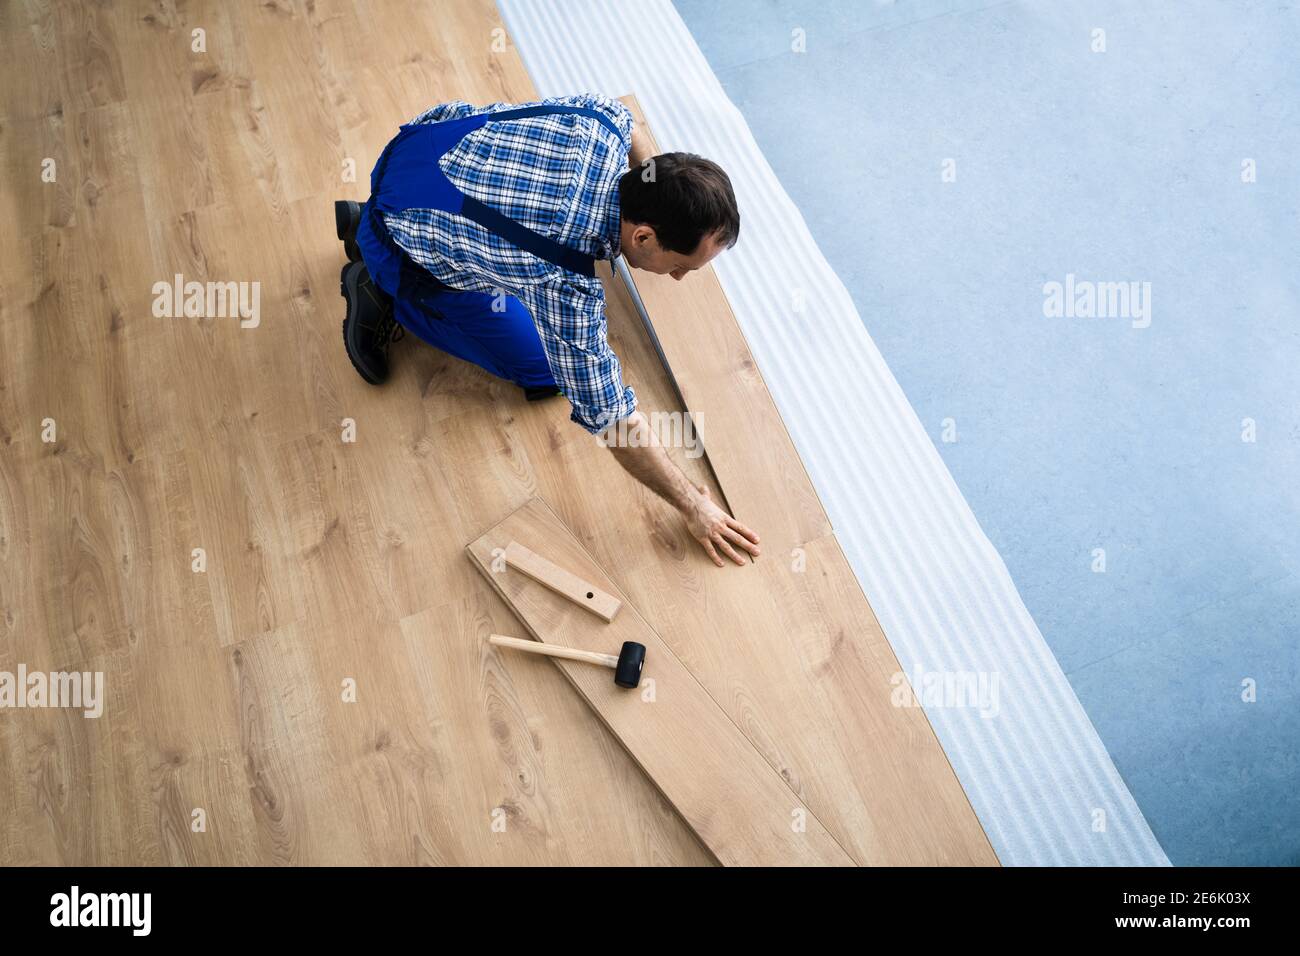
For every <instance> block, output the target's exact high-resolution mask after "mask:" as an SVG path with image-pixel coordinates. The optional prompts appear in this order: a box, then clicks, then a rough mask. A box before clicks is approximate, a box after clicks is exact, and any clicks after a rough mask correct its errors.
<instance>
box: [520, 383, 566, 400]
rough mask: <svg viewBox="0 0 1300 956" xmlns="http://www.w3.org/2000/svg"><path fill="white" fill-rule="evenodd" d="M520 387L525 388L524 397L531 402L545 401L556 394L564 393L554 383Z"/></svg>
mask: <svg viewBox="0 0 1300 956" xmlns="http://www.w3.org/2000/svg"><path fill="white" fill-rule="evenodd" d="M520 388H522V389H523V390H524V399H525V400H527V401H530V402H543V401H545V400H546V399H548V398H554V397H555V396H556V395H563V394H564V393H563V392H561V391H560V390H559V389H558V388H556V387H555V386H554V385H541V386H530V385H521V386H520Z"/></svg>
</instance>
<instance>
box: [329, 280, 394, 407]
mask: <svg viewBox="0 0 1300 956" xmlns="http://www.w3.org/2000/svg"><path fill="white" fill-rule="evenodd" d="M339 291H340V292H341V293H342V294H343V298H345V299H346V300H347V303H348V313H347V316H346V317H345V318H344V319H343V344H344V345H345V346H346V347H347V350H348V358H349V359H351V360H352V367H353V368H355V369H356V370H357V372H358V373H359V374H360V375H361V377H362V378H364V379H365V380H366V381H367V382H369V383H370V384H371V385H382V384H383V383H384V381H385V380H386V379H387V378H388V344H389V343H390V342H396V341H397V340H398V339H400V338H401V337H402V336H403V335H404V334H405V333H406V330H405V329H403V328H402V327H401V325H399V324H398V322H397V320H396V319H394V318H393V300H392V299H390V298H389V297H388V296H387V294H385V293H384V291H383V290H382V289H380V288H379V286H377V285H375V282H374V280H373V279H371V278H370V273H369V272H368V271H366V264H365V263H364V262H349V263H348V264H347V265H345V266H344V267H343V272H342V274H341V275H340V276H339Z"/></svg>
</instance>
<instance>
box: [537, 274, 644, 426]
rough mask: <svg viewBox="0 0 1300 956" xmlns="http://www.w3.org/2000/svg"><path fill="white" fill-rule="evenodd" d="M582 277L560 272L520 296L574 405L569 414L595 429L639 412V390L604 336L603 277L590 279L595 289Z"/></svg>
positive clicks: (556, 374)
mask: <svg viewBox="0 0 1300 956" xmlns="http://www.w3.org/2000/svg"><path fill="white" fill-rule="evenodd" d="M582 281H583V280H578V281H574V280H571V279H569V278H568V277H565V276H556V277H553V278H550V279H548V280H546V281H545V282H541V283H538V284H536V285H533V286H530V287H528V288H527V289H526V290H524V292H523V295H521V297H520V298H521V301H523V302H524V304H525V305H527V306H528V309H529V311H530V312H531V313H532V315H533V321H534V323H535V324H536V325H537V334H538V336H539V337H540V338H541V340H542V347H543V348H544V349H545V350H546V358H547V361H548V362H549V363H550V366H551V374H552V375H553V376H554V377H555V381H556V384H557V385H559V387H560V389H561V391H563V392H564V397H565V398H567V399H568V400H569V404H570V405H572V406H573V413H572V415H570V418H571V419H572V420H573V421H575V422H577V423H578V424H579V425H581V426H582V427H583V428H585V429H586V430H587V431H589V432H591V433H592V434H596V433H598V432H601V431H604V430H605V429H606V428H608V427H609V426H610V425H612V424H614V423H615V422H619V421H622V420H623V419H625V418H627V417H628V416H629V415H631V414H632V413H633V412H634V411H636V393H635V392H634V391H633V390H632V388H631V387H630V386H627V385H624V384H623V369H622V366H620V365H619V361H618V356H617V355H615V354H614V350H613V349H611V348H610V347H609V342H608V341H607V340H606V322H605V297H604V294H603V292H601V291H600V284H599V281H598V280H595V279H592V280H590V282H592V283H595V288H591V287H587V288H584V286H583V285H582V284H580V282H582Z"/></svg>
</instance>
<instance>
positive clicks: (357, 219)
mask: <svg viewBox="0 0 1300 956" xmlns="http://www.w3.org/2000/svg"><path fill="white" fill-rule="evenodd" d="M360 224H361V207H360V206H358V205H356V204H354V203H352V202H350V201H349V200H346V199H336V200H335V201H334V234H335V235H336V236H338V237H339V240H340V241H341V242H342V243H343V252H344V253H345V254H346V255H347V257H348V262H357V261H359V260H360V259H361V248H360V247H359V246H358V245H357V226H358V225H360Z"/></svg>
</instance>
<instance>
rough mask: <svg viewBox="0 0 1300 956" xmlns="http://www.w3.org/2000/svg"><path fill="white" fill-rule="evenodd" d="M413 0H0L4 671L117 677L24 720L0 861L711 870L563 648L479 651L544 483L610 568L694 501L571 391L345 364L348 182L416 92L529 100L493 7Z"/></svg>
mask: <svg viewBox="0 0 1300 956" xmlns="http://www.w3.org/2000/svg"><path fill="white" fill-rule="evenodd" d="M415 6H416V5H414V4H403V3H397V2H393V3H374V4H357V3H354V2H352V0H314V2H291V0H279V2H273V3H264V4H251V3H250V4H242V3H241V4H231V3H226V2H217V0H213V2H206V3H203V2H200V3H185V4H179V3H177V4H173V3H170V2H162V3H151V4H146V3H133V2H120V3H116V4H107V3H96V4H90V3H72V2H68V3H56V2H49V3H45V2H36V0H33V2H11V0H6V2H4V3H3V5H0V53H3V55H4V58H5V62H6V68H5V82H4V84H3V92H2V93H0V96H3V100H2V101H0V172H2V173H3V177H2V180H0V215H3V219H4V221H5V223H6V224H7V225H6V228H5V229H4V230H3V237H4V238H3V242H4V246H3V250H2V251H3V256H0V603H2V604H3V613H0V670H8V671H11V672H12V671H15V670H16V668H17V666H18V664H19V663H25V664H26V665H27V667H28V668H29V669H30V670H36V669H45V670H50V669H60V670H63V669H74V668H75V669H78V670H91V671H103V672H104V674H105V679H106V683H107V688H106V690H107V697H108V701H107V705H106V709H105V713H104V716H103V717H101V718H99V719H97V720H92V719H85V718H83V717H81V716H80V715H79V714H77V715H75V716H74V715H73V714H72V712H69V711H58V710H45V711H37V710H24V711H0V863H3V864H37V863H39V864H59V863H64V864H66V863H86V864H108V863H119V864H140V863H175V864H185V863H203V864H242V863H263V864H272V863H305V864H332V863H494V864H530V863H560V864H580V863H591V864H598V863H612V864H633V863H635V864H706V863H710V862H712V860H711V857H710V856H709V854H708V853H707V852H706V851H705V850H704V849H703V848H702V847H701V845H700V844H699V842H698V841H697V840H696V838H695V837H694V835H693V833H692V832H691V831H690V830H689V829H688V828H687V827H686V826H685V825H684V824H683V822H682V821H681V819H680V818H679V817H678V816H677V814H676V813H675V812H674V811H673V810H672V809H671V808H670V807H669V806H668V804H667V803H666V802H665V800H664V799H663V797H662V796H661V795H660V794H659V792H658V791H657V790H656V788H655V787H654V785H653V784H652V783H651V782H650V781H649V780H648V779H647V778H646V777H645V775H644V774H642V773H641V771H640V770H639V769H638V768H637V767H636V766H635V765H634V764H633V762H632V761H631V759H630V758H629V757H628V756H627V754H626V752H625V751H624V750H623V748H622V747H621V746H620V745H619V744H618V743H617V741H615V740H614V739H613V737H612V736H611V735H610V734H609V732H608V731H607V730H606V729H605V728H604V726H603V725H602V724H601V722H600V721H599V720H598V719H597V718H596V717H595V716H594V715H593V714H592V713H591V712H590V711H589V710H588V708H587V706H586V705H585V704H584V703H583V701H582V700H581V698H579V697H578V695H576V694H575V693H574V692H573V690H572V688H571V687H570V686H569V685H568V683H567V682H566V681H565V680H564V679H563V677H562V676H561V675H560V674H559V673H558V672H557V671H556V670H555V669H554V668H553V667H552V666H551V665H550V664H549V663H545V662H534V661H517V660H513V659H512V660H508V661H507V660H506V659H505V658H503V657H501V656H500V655H498V654H497V653H495V652H492V651H490V650H489V649H488V647H487V645H486V641H485V640H483V638H485V637H486V635H487V634H488V633H490V632H491V631H502V632H506V633H522V631H521V629H520V627H519V625H518V623H517V622H516V621H515V620H514V619H513V618H512V616H511V615H510V613H509V611H508V610H507V609H506V607H505V605H504V604H502V603H501V601H500V600H499V598H497V597H496V596H495V595H494V594H493V593H492V591H491V589H490V588H489V587H487V586H486V584H485V583H484V582H483V581H482V580H481V579H480V577H479V575H478V574H477V573H476V572H475V571H474V569H473V568H472V567H471V565H470V564H469V562H467V561H466V559H465V557H464V546H465V544H466V543H467V542H469V541H471V540H473V539H474V538H476V537H477V536H478V535H480V534H482V533H483V532H484V531H485V530H486V529H487V528H488V527H490V526H491V525H493V524H494V523H496V522H497V521H499V520H500V519H501V518H502V517H504V516H505V515H506V514H507V513H509V512H510V511H511V510H513V509H514V508H516V507H518V506H519V505H521V504H523V503H524V502H525V501H526V500H528V499H529V498H531V497H532V496H534V495H536V494H543V495H545V496H546V498H547V499H548V500H549V501H551V502H552V503H553V504H555V505H556V506H557V508H559V509H560V510H561V512H562V513H563V514H564V517H565V520H566V522H567V523H568V524H569V526H570V527H572V528H574V529H577V530H579V531H580V533H582V534H584V536H585V540H586V542H587V544H588V546H589V547H591V548H592V550H593V551H594V552H595V553H597V554H601V555H603V556H604V557H606V558H608V556H609V551H610V548H611V547H612V546H613V542H614V539H615V534H616V529H615V528H614V527H612V526H613V525H614V524H615V521H614V520H612V519H613V518H614V516H618V515H621V516H623V518H622V519H621V520H626V521H631V522H633V523H634V524H635V525H636V526H637V527H639V528H640V527H644V526H645V524H646V522H647V521H652V522H653V523H654V527H655V529H656V532H655V533H656V534H657V535H659V536H660V538H661V540H662V541H663V543H664V545H665V546H667V547H671V548H674V549H676V550H678V551H684V550H685V549H686V548H687V546H688V542H687V540H686V539H685V536H684V533H683V532H682V531H681V530H680V529H679V528H678V525H677V523H676V522H675V521H674V520H673V516H672V515H671V514H669V513H666V512H665V510H664V508H663V507H662V506H661V505H659V504H658V503H657V502H654V501H651V500H650V499H649V498H648V497H647V495H646V494H645V493H644V492H642V491H640V490H639V488H637V487H636V486H634V485H633V484H632V483H631V482H630V480H629V479H627V478H626V477H625V476H624V475H623V473H622V472H621V470H620V469H619V468H618V466H617V465H616V464H615V462H614V461H613V458H612V456H611V455H609V453H608V452H607V451H604V450H603V449H599V448H597V447H596V446H595V445H594V443H593V442H592V441H591V440H590V438H588V437H587V436H586V434H585V433H584V432H582V430H581V429H579V428H577V427H576V426H574V425H572V424H570V423H569V421H568V408H567V406H566V405H565V403H564V402H563V401H555V402H549V403H544V404H541V405H526V404H525V403H523V402H522V401H521V399H520V397H519V393H518V390H517V389H514V388H513V387H511V386H507V385H505V384H503V383H500V382H498V381H496V380H493V379H491V378H490V377H489V376H487V375H486V374H484V373H481V372H479V371H478V370H476V369H474V368H472V367H470V366H467V365H465V364H463V363H460V362H458V361H456V360H454V359H451V358H448V357H446V356H443V355H441V354H440V353H438V352H435V351H434V350H432V349H429V348H423V347H419V346H418V345H416V344H415V343H413V342H410V341H407V342H404V343H400V344H399V347H398V354H397V355H396V356H395V360H396V371H395V376H394V379H393V381H391V382H390V384H389V385H387V386H386V387H384V388H382V389H372V388H369V387H367V386H366V385H365V384H364V383H362V382H361V380H360V379H359V378H358V377H357V376H356V375H355V373H354V372H353V371H352V368H351V366H350V365H349V364H348V361H347V358H346V356H345V354H344V352H343V348H342V341H341V338H340V332H339V327H340V322H341V320H342V315H343V311H342V299H340V298H339V294H338V275H339V269H340V266H341V265H342V262H343V259H342V251H341V246H340V244H339V243H338V242H337V240H336V239H335V238H334V236H333V220H332V209H331V202H332V200H333V199H335V198H339V197H343V196H347V197H352V198H359V199H364V198H365V196H366V194H367V191H368V190H367V188H366V186H367V182H368V175H369V170H370V166H371V165H372V164H373V162H374V159H375V157H376V156H377V155H378V152H379V150H380V149H381V148H382V147H383V145H384V144H385V143H386V142H387V140H388V138H389V137H390V136H391V135H392V133H393V132H394V131H395V129H396V126H397V125H398V124H399V123H401V122H404V121H405V120H406V119H408V118H409V117H411V116H413V115H415V114H416V113H418V112H420V111H421V110H423V109H426V108H427V107H429V106H431V105H433V104H435V103H438V102H442V101H445V100H449V99H456V98H462V99H466V100H469V101H471V102H493V101H497V100H511V99H517V100H526V99H528V98H530V97H531V96H532V94H533V89H532V86H531V83H530V82H529V80H528V77H527V75H526V73H525V72H524V70H523V68H522V66H521V65H520V62H519V59H518V56H517V53H516V52H515V51H514V49H513V47H510V48H508V49H507V50H506V51H505V52H494V51H493V44H494V34H493V31H494V30H496V29H499V28H500V26H501V25H500V22H499V20H498V18H497V12H496V9H495V7H494V6H493V5H492V3H491V2H489V0H474V2H466V3H457V4H455V5H454V12H445V13H440V15H439V16H438V17H432V16H415V15H413V9H414V7H415ZM421 6H422V5H421ZM452 6H453V5H450V4H448V5H443V7H444V8H446V9H447V10H448V11H450V9H451V8H452ZM361 8H364V15H362V12H361ZM198 27H201V28H203V29H204V30H205V31H206V45H207V52H206V54H198V53H193V52H191V49H190V48H191V31H192V30H193V29H195V28H198ZM46 158H51V159H53V160H54V162H55V164H56V165H55V171H56V175H57V179H56V181H55V182H53V183H45V182H42V180H41V171H42V161H43V160H44V159H46ZM348 159H351V160H353V161H354V162H355V167H356V172H357V175H356V180H357V181H356V182H351V183H344V182H342V181H341V177H342V174H343V171H344V169H345V166H344V163H345V161H346V160H348ZM176 273H181V274H183V275H184V276H185V277H186V279H187V280H188V279H195V280H199V281H206V280H209V279H211V280H220V281H227V280H230V281H249V282H251V281H258V282H260V283H261V322H260V325H258V326H257V327H256V328H241V327H240V325H239V322H238V320H237V319H224V318H223V319H201V320H200V319H185V318H178V319H172V318H156V317H155V316H154V315H153V314H152V304H153V299H154V293H153V291H152V289H153V284H154V283H155V282H158V281H165V282H169V281H171V279H172V277H173V275H174V274H176ZM611 298H612V300H613V302H614V307H613V308H612V309H611V327H612V338H613V341H614V346H615V348H616V349H617V350H618V352H619V354H620V355H621V356H623V358H624V360H625V363H626V365H627V367H628V368H629V377H630V378H631V380H633V381H634V382H635V384H636V387H637V390H638V393H639V394H640V395H641V396H642V400H643V402H646V403H648V404H647V407H671V398H670V396H671V394H672V393H671V391H670V389H669V387H668V383H667V381H666V378H665V376H664V374H663V373H662V371H660V366H659V364H658V360H657V358H656V357H655V355H654V352H653V350H652V349H651V347H650V345H649V343H648V342H647V341H646V339H645V336H644V333H643V332H642V330H641V328H640V325H639V323H638V322H637V321H636V320H635V319H634V318H633V317H632V316H633V313H632V311H631V309H630V307H629V305H628V303H627V300H626V298H625V296H624V295H623V293H622V292H621V289H620V288H619V287H618V284H617V283H615V284H614V285H613V286H611ZM403 346H405V347H403ZM345 418H351V419H353V420H354V421H355V422H356V441H355V443H345V442H343V441H342V440H341V434H342V428H341V425H340V423H341V421H342V420H343V419H345ZM45 419H53V420H54V423H55V427H56V429H57V430H56V437H57V441H56V442H54V443H52V444H47V443H43V442H42V440H41V430H42V421H43V420H45ZM579 463H581V468H582V469H583V471H582V474H585V475H587V476H588V480H587V483H586V484H585V485H580V484H578V482H576V481H575V475H576V474H578V473H579V471H578V466H579ZM687 464H688V465H692V464H694V465H695V466H696V467H695V471H696V473H697V478H698V480H702V481H703V480H708V475H707V471H705V470H704V469H703V466H700V465H699V463H698V462H696V463H691V462H687ZM601 488H603V489H608V490H606V491H601V492H597V491H596V490H595V489H601ZM598 529H599V533H598ZM195 548H203V549H204V550H205V552H206V559H207V570H206V572H205V573H195V572H194V571H192V570H191V566H192V560H193V559H192V552H193V549H195ZM348 679H352V680H355V682H356V687H357V690H356V702H355V703H346V702H344V700H343V695H344V682H345V681H347V680H348ZM196 809H202V810H203V811H204V813H205V814H206V821H207V827H206V831H205V832H202V833H195V832H193V830H192V825H191V824H192V820H193V818H194V817H193V812H194V810H196Z"/></svg>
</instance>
